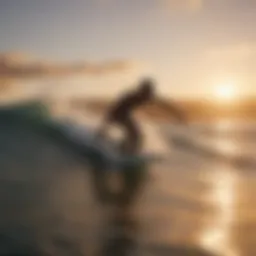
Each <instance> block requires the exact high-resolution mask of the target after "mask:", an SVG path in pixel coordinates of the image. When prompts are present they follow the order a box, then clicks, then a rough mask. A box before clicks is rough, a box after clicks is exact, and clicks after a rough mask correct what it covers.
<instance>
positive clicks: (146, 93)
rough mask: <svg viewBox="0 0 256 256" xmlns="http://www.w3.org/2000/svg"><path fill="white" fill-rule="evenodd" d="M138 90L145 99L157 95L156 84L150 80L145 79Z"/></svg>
mask: <svg viewBox="0 0 256 256" xmlns="http://www.w3.org/2000/svg"><path fill="white" fill-rule="evenodd" d="M138 89H139V93H140V95H141V96H142V97H143V98H151V97H153V95H154V94H155V83H154V81H153V80H152V79H150V78H146V79H143V80H142V81H141V82H140V84H139V88H138Z"/></svg>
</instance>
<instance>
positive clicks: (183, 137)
mask: <svg viewBox="0 0 256 256" xmlns="http://www.w3.org/2000/svg"><path fill="white" fill-rule="evenodd" d="M199 134H200V133H199ZM163 136H164V137H165V139H166V141H167V142H168V143H169V146H170V147H176V148H177V149H181V150H183V151H188V152H190V153H193V154H197V155H199V156H201V157H204V158H210V159H213V160H219V161H225V162H227V163H230V164H232V165H234V166H235V167H238V168H249V169H251V168H252V169H255V168H256V158H255V156H253V152H254V151H252V153H251V154H250V153H249V152H248V150H247V151H246V150H245V149H244V150H243V149H242V150H239V151H236V150H233V152H232V150H231V151H230V150H225V149H224V148H221V146H224V145H225V144H224V142H225V141H224V137H223V138H219V139H218V141H219V142H220V145H219V147H217V146H216V143H217V142H218V141H216V140H215V141H214V138H211V140H210V139H209V138H203V137H202V136H201V137H200V135H199V136H197V133H193V132H187V133H185V132H173V131H172V132H170V131H167V132H164V134H163ZM225 140H226V141H231V142H233V143H234V144H236V146H237V147H238V148H239V146H240V143H239V142H238V141H232V139H228V138H227V137H225ZM213 142H215V143H213ZM221 142H223V145H222V144H221ZM248 148H249V147H248Z"/></svg>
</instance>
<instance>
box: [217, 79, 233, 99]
mask: <svg viewBox="0 0 256 256" xmlns="http://www.w3.org/2000/svg"><path fill="white" fill-rule="evenodd" d="M236 94H237V93H236V88H235V85H234V84H233V83H227V84H220V85H218V86H217V87H216V89H215V95H216V97H217V98H218V99H220V100H225V101H226V100H232V99H234V98H235V97H236Z"/></svg>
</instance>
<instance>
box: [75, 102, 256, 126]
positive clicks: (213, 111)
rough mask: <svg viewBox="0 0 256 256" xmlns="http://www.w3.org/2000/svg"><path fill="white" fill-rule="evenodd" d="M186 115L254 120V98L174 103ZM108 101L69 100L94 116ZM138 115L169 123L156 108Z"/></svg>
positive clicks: (255, 114)
mask: <svg viewBox="0 0 256 256" xmlns="http://www.w3.org/2000/svg"><path fill="white" fill-rule="evenodd" d="M175 102H176V103H177V104H178V106H180V107H181V109H182V110H184V111H185V113H187V116H188V119H189V120H191V121H204V120H205V121H208V120H216V119H226V118H232V119H245V120H256V97H250V98H243V99H240V100H236V101H232V102H231V101H230V102H217V101H216V102H214V101H209V100H208V101H207V100H205V99H193V100H177V101H175ZM110 103H111V100H110V99H99V98H89V99H81V98H76V99H73V100H71V106H72V107H74V108H79V109H85V110H87V111H90V112H92V113H95V114H100V115H103V114H104V112H105V111H107V109H108V107H109V106H110ZM138 115H141V116H142V117H145V118H147V119H150V120H152V121H163V122H164V121H167V120H168V121H169V120H170V119H169V118H168V115H167V113H165V112H164V111H162V110H161V109H159V108H158V107H157V106H155V105H154V106H153V105H149V106H147V107H144V108H142V110H140V111H138Z"/></svg>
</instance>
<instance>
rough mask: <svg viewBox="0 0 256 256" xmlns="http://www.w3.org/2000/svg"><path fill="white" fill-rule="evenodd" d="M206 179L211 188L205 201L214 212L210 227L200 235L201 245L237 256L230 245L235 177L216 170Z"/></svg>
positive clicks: (234, 198) (229, 173)
mask: <svg viewBox="0 0 256 256" xmlns="http://www.w3.org/2000/svg"><path fill="white" fill-rule="evenodd" d="M208 178H209V183H211V185H212V188H211V191H210V194H209V195H208V198H207V201H209V202H210V203H212V204H213V207H214V208H215V210H216V211H215V213H214V216H213V217H212V219H211V221H210V225H208V226H206V229H205V230H204V231H203V233H202V236H201V244H202V246H203V247H206V248H207V249H210V250H211V251H214V252H216V253H220V254H221V255H222V254H224V255H227V256H238V254H237V253H236V250H235V246H234V245H233V244H232V223H233V221H234V203H235V201H236V183H237V178H236V175H235V173H232V172H229V171H228V170H225V169H218V170H212V172H211V173H210V174H209V176H208Z"/></svg>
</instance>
